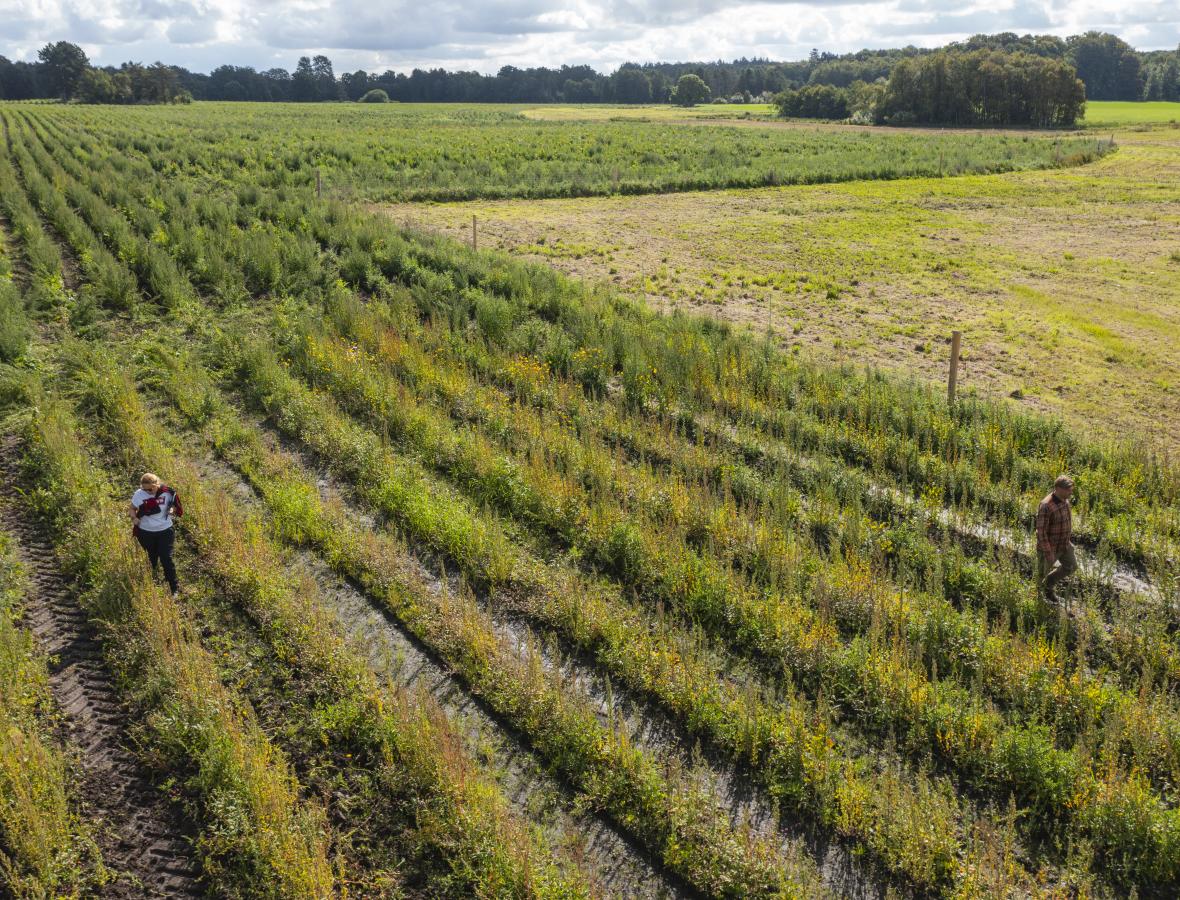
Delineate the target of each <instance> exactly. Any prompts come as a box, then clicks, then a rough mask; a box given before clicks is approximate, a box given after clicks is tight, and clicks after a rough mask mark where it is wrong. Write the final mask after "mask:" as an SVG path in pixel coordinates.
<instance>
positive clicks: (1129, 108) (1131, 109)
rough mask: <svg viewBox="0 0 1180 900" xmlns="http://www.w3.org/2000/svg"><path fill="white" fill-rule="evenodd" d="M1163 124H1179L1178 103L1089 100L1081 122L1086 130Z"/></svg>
mask: <svg viewBox="0 0 1180 900" xmlns="http://www.w3.org/2000/svg"><path fill="white" fill-rule="evenodd" d="M1164 123H1166V124H1170V125H1175V124H1177V123H1180V103H1168V102H1165V101H1162V100H1161V101H1152V102H1148V103H1136V102H1131V101H1127V102H1120V101H1114V100H1091V101H1089V102H1088V103H1087V104H1086V117H1085V119H1084V120H1083V122H1082V124H1083V125H1085V126H1086V127H1088V128H1106V127H1109V126H1115V127H1118V126H1121V125H1158V124H1164Z"/></svg>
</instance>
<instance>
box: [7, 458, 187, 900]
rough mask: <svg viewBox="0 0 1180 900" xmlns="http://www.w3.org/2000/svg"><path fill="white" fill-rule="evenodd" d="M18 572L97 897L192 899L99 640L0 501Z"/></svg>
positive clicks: (175, 834)
mask: <svg viewBox="0 0 1180 900" xmlns="http://www.w3.org/2000/svg"><path fill="white" fill-rule="evenodd" d="M17 458H18V447H17V442H16V439H15V438H14V437H13V436H12V435H6V436H5V437H4V439H3V443H2V445H0V481H2V483H3V486H4V493H5V494H6V495H7V496H8V497H9V498H11V497H15V496H17V495H18V493H19V490H20V488H19V481H18V478H17ZM0 523H2V524H3V527H4V528H5V529H6V530H7V531H8V532H9V533H10V534H11V535H12V536H13V538H14V539H15V542H16V547H17V553H18V556H19V558H20V560H21V562H22V564H23V565H24V566H25V568H26V571H27V572H28V578H29V591H28V596H27V598H26V600H27V602H26V605H25V611H24V625H25V626H26V627H27V628H28V629H29V630H30V632H31V633H32V635H33V637H34V638H35V640H36V642H37V644H38V646H39V647H40V649H41V650H42V651H44V652H45V653H46V654H47V655H48V656H49V688H50V691H51V692H52V694H53V697H54V700H55V701H56V703H57V706H58V708H59V709H60V711H61V713H62V718H63V731H64V733H65V736H66V738H67V740H68V742H69V745H70V749H71V751H72V752H73V753H75V754H76V756H77V767H78V769H79V772H80V777H79V778H78V781H77V783H76V785H75V790H76V799H77V801H78V804H79V806H80V810H79V812H80V814H81V815H82V817H83V818H84V819H85V820H87V821H88V822H90V823H92V824H93V825H94V826H95V831H96V840H97V843H98V845H99V849H100V850H101V852H102V857H103V862H104V863H105V864H106V866H107V867H108V868H109V869H111V870H112V871H113V872H114V873H116V875H117V877H116V878H115V880H114V881H112V882H111V883H109V884H107V885H106V886H105V888H104V889H103V890H102V892H101V893H100V894H99V896H101V897H103V898H119V900H122V898H142V897H148V898H165V897H166V898H178V897H180V898H183V897H200V896H203V893H202V891H201V889H200V887H199V884H198V867H197V864H196V861H195V858H194V854H193V852H192V849H191V847H190V843H189V838H190V837H191V828H190V827H189V826H188V824H187V823H186V822H185V821H184V820H183V818H182V817H181V815H180V811H179V810H178V809H176V808H175V807H174V805H173V804H171V803H170V802H169V801H168V800H167V799H166V798H165V797H164V795H163V794H162V792H161V791H160V789H159V788H157V787H156V786H155V785H154V784H153V783H152V781H151V778H150V777H149V775H148V773H147V771H146V770H145V768H144V767H143V766H142V765H141V763H140V761H139V760H138V759H137V757H136V755H135V753H134V752H133V751H132V749H131V748H130V746H129V745H128V743H127V731H128V725H129V722H130V717H129V713H128V710H127V709H126V708H125V707H124V705H123V704H122V702H121V701H120V699H119V697H118V694H117V693H116V691H115V687H114V683H113V681H112V679H111V677H110V675H109V674H108V672H107V670H106V667H105V665H104V662H103V656H102V646H101V642H100V641H99V639H98V638H97V636H96V635H95V633H94V629H93V628H92V627H91V625H90V623H89V621H88V620H87V618H86V615H85V613H84V612H83V611H82V609H81V608H80V607H79V606H78V604H77V601H76V597H75V596H74V592H73V591H72V590H71V588H70V586H69V585H68V584H67V583H66V581H65V579H64V578H63V577H62V575H61V572H60V570H59V568H58V563H57V559H56V557H55V556H54V553H53V550H52V547H51V546H50V543H49V541H48V540H47V539H46V537H45V534H44V532H43V530H42V529H41V528H40V527H39V526H38V525H37V524H35V523H34V522H33V521H32V520H31V519H30V518H29V517H28V516H27V515H22V513H21V512H20V511H18V510H17V509H16V508H14V505H13V503H11V502H5V503H3V504H2V505H0Z"/></svg>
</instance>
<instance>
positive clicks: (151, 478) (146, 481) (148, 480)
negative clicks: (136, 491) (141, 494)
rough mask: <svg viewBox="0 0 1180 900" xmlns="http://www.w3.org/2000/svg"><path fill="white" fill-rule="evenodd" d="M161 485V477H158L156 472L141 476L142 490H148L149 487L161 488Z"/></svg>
mask: <svg viewBox="0 0 1180 900" xmlns="http://www.w3.org/2000/svg"><path fill="white" fill-rule="evenodd" d="M159 485H160V476H159V475H156V474H155V473H154V472H144V473H143V474H142V475H140V476H139V486H140V487H141V488H147V487H149V486H151V487H159Z"/></svg>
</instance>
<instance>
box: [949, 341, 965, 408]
mask: <svg viewBox="0 0 1180 900" xmlns="http://www.w3.org/2000/svg"><path fill="white" fill-rule="evenodd" d="M962 337H963V333H962V332H961V331H952V332H951V371H950V375H949V376H948V377H947V380H946V402H947V405H948V406H954V405H955V383H956V382H957V381H958V380H959V344H960V343H961V342H962Z"/></svg>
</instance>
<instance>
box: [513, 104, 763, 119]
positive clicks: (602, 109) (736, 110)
mask: <svg viewBox="0 0 1180 900" xmlns="http://www.w3.org/2000/svg"><path fill="white" fill-rule="evenodd" d="M524 115H526V116H528V118H530V119H537V120H540V121H545V122H569V121H604V120H610V119H627V120H632V119H650V120H652V121H674V120H676V119H733V118H759V119H765V118H770V117H773V116H774V115H776V111H775V108H774V106H773V105H772V104H770V103H716V104H714V103H705V104H703V105H701V106H689V107H684V106H670V105H668V104H667V103H660V104H644V105H642V106H634V105H627V106H613V105H604V104H602V103H592V104H591V103H587V104H579V105H572V106H562V105H553V104H546V105H543V106H530V107H528V108H526V109H525V110H524Z"/></svg>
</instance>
